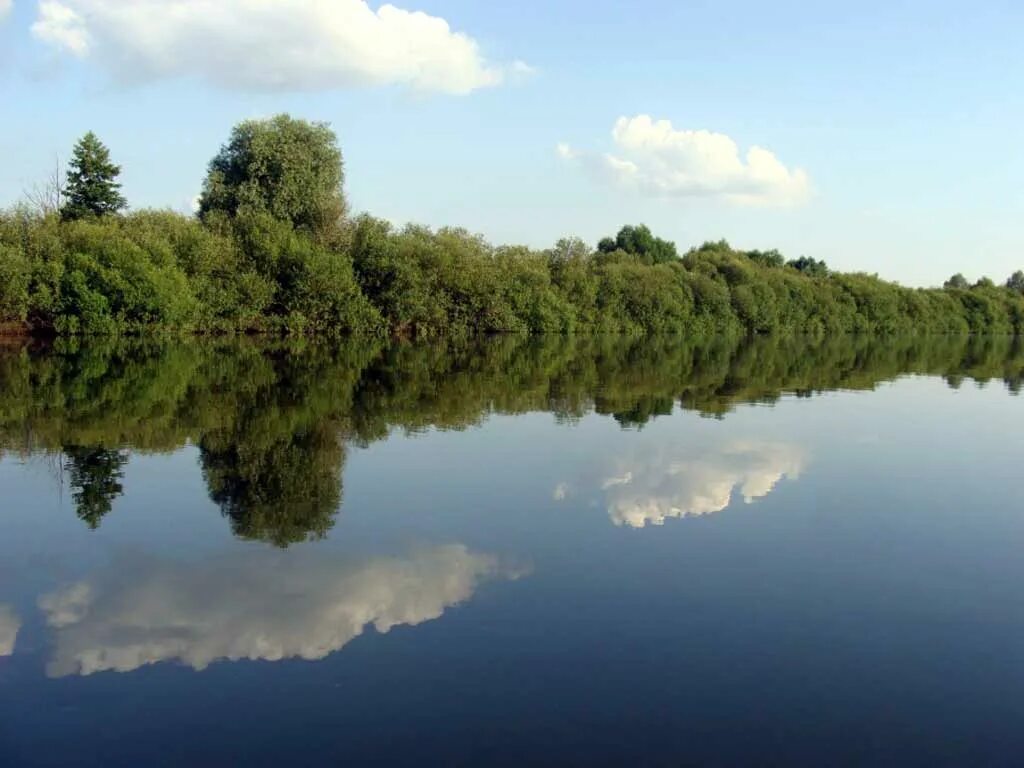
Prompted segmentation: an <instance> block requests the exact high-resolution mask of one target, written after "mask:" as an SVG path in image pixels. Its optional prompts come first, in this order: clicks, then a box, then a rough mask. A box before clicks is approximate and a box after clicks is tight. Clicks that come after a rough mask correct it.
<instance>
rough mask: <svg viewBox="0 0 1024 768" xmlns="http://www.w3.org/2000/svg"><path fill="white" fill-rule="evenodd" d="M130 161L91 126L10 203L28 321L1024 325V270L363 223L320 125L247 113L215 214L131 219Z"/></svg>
mask: <svg viewBox="0 0 1024 768" xmlns="http://www.w3.org/2000/svg"><path fill="white" fill-rule="evenodd" d="M119 172H120V168H119V167H118V166H116V165H115V164H114V163H113V162H112V161H111V159H110V154H109V152H108V150H107V149H106V147H104V146H103V144H102V143H101V142H100V141H99V139H97V138H96V136H94V135H93V134H91V133H90V134H87V135H86V136H85V137H83V139H82V140H81V141H79V143H78V144H77V145H76V147H75V149H74V153H73V156H72V160H71V163H70V166H69V169H68V172H67V175H66V181H64V182H62V181H61V179H60V178H59V173H58V174H56V175H55V178H54V179H52V180H51V181H50V183H49V184H45V185H43V186H41V187H39V188H37V189H36V190H34V192H33V193H32V194H31V195H30V199H29V200H28V201H27V202H25V203H22V204H20V205H18V206H15V207H14V208H12V209H10V210H8V211H6V212H4V213H2V214H0V325H2V327H4V328H6V329H8V331H9V332H32V333H50V334H58V335H74V334H94V335H101V334H102V335H111V334H121V333H133V334H137V333H143V332H147V333H148V332H154V331H159V332H172V333H179V332H199V333H215V332H273V333H279V332H286V333H293V334H297V333H318V334H323V333H331V334H361V335H378V336H382V335H386V334H398V335H410V336H439V335H443V334H451V335H467V334H484V333H503V332H514V333H537V334H539V333H560V334H564V333H574V332H579V333H598V332H601V333H603V332H609V333H623V332H625V333H678V334H685V335H703V334H708V333H772V332H790V333H804V334H812V335H819V334H823V333H849V332H875V333H888V334H898V333H966V332H974V333H998V334H1008V333H1021V332H1024V273H1022V272H1017V273H1015V274H1014V275H1013V276H1011V277H1010V279H1009V280H1007V281H1006V282H1005V284H1003V285H996V284H995V283H993V282H992V281H991V280H988V279H982V280H979V281H978V282H976V283H974V284H970V283H968V281H967V280H966V279H964V278H963V277H962V276H961V275H954V276H953V277H952V278H950V280H949V281H947V283H946V285H945V287H944V288H942V289H914V288H906V287H902V286H899V285H897V284H894V283H890V282H886V281H884V280H881V279H879V278H878V277H877V276H873V275H866V274H860V273H856V274H844V273H838V272H833V271H831V270H829V268H828V267H827V265H826V264H825V263H824V262H822V261H819V260H816V259H813V258H808V257H800V258H797V259H792V260H788V261H787V260H786V259H785V258H784V257H783V256H782V255H781V254H779V253H778V252H777V251H741V250H736V249H734V248H731V247H730V246H729V244H728V243H727V242H725V241H724V240H723V241H720V242H713V243H705V244H704V245H702V246H700V247H698V248H694V249H691V250H690V251H687V252H686V253H684V254H681V255H680V254H679V253H678V252H677V250H676V246H675V245H674V244H673V243H671V242H668V241H666V240H663V239H661V238H658V237H656V236H654V235H653V234H652V233H651V232H650V230H648V229H647V228H646V227H644V226H635V227H634V226H627V227H623V228H622V229H621V230H620V231H619V232H618V234H617V235H616V236H615V237H608V238H605V239H603V240H602V241H601V242H600V243H599V244H598V245H597V247H596V248H592V247H591V246H588V245H587V244H586V243H584V242H582V241H581V240H578V239H564V240H560V241H559V242H558V243H556V244H555V246H554V247H552V248H550V249H547V250H534V249H530V248H527V247H523V246H492V245H490V244H488V243H487V242H485V241H484V240H483V239H482V238H480V237H478V236H474V235H472V234H470V233H468V232H466V231H464V230H461V229H452V228H444V229H440V230H437V231H432V230H430V229H427V228H425V227H420V226H407V227H405V228H403V229H396V228H394V227H392V226H391V225H390V224H388V223H386V222H384V221H381V220H378V219H374V218H372V217H370V216H365V215H364V216H358V217H350V216H348V215H347V213H346V202H345V198H344V196H343V192H342V184H343V178H344V175H343V170H342V159H341V152H340V150H339V149H338V146H337V142H336V139H335V136H334V134H333V133H332V132H331V131H330V129H329V128H328V127H327V126H325V125H323V124H318V123H307V122H304V121H300V120H294V119H292V118H290V117H288V116H286V115H281V116H278V117H275V118H272V119H269V120H262V121H248V122H244V123H242V124H240V125H239V126H237V127H236V128H235V129H234V131H233V133H232V135H231V137H230V140H229V141H228V143H227V144H226V145H225V146H224V147H222V148H221V150H220V152H219V153H218V154H217V156H216V157H214V159H213V160H212V161H211V163H210V167H209V172H208V174H207V177H206V179H205V182H204V185H203V192H202V195H201V197H200V200H199V210H198V213H197V215H196V216H186V215H182V214H177V213H173V212H170V211H139V212H133V213H125V212H124V211H125V209H126V205H127V203H126V201H125V199H124V198H123V197H122V196H121V193H120V188H119V185H118V183H117V177H118V174H119Z"/></svg>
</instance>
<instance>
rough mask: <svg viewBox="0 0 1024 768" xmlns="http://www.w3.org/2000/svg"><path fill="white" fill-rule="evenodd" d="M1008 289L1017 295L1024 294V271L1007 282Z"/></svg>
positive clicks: (1017, 273)
mask: <svg viewBox="0 0 1024 768" xmlns="http://www.w3.org/2000/svg"><path fill="white" fill-rule="evenodd" d="M1006 287H1007V288H1009V289H1010V290H1011V291H1016V292H1017V293H1024V271H1021V270H1019V269H1018V270H1017V271H1016V272H1014V273H1013V274H1012V275H1010V277H1009V279H1007V281H1006Z"/></svg>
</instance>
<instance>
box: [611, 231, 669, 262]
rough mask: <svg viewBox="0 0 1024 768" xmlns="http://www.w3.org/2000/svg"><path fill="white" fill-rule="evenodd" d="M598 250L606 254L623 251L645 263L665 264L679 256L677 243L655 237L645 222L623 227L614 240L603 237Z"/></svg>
mask: <svg viewBox="0 0 1024 768" xmlns="http://www.w3.org/2000/svg"><path fill="white" fill-rule="evenodd" d="M597 250H598V251H599V252H601V253H604V254H611V253H614V252H615V251H622V252H624V253H628V254H629V255H630V256H636V257H637V259H638V260H639V261H641V262H642V263H644V264H663V263H665V262H668V261H675V260H676V259H678V258H679V254H678V253H677V252H676V244H675V243H673V242H671V241H669V240H662V239H661V238H660V237H655V236H654V234H653V233H652V232H651V230H650V229H649V228H648V227H647V225H645V224H640V225H639V226H636V227H634V226H630V225H627V226H625V227H623V228H622V229H620V230H619V232H618V234H617V235H616V236H615V239H614V240H612V238H610V237H605V238H603V239H602V240H601V241H600V242H599V243H598V244H597Z"/></svg>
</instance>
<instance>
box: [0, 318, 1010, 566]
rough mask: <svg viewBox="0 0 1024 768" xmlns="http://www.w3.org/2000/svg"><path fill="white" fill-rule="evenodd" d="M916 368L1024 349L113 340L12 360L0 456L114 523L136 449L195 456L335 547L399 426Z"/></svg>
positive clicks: (286, 537) (721, 411) (283, 527)
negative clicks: (341, 514)
mask: <svg viewBox="0 0 1024 768" xmlns="http://www.w3.org/2000/svg"><path fill="white" fill-rule="evenodd" d="M906 373H918V374H933V375H941V376H944V377H945V378H946V381H947V382H948V384H949V386H951V387H959V386H961V384H962V383H963V382H964V380H965V379H972V380H974V381H976V382H979V383H983V382H987V381H990V380H994V381H998V382H1001V383H1002V385H1003V386H1006V387H1007V388H1008V389H1009V390H1010V391H1011V392H1012V393H1015V394H1016V393H1019V392H1020V391H1021V387H1022V384H1024V345H1022V342H1021V340H1020V339H1019V338H1011V337H1005V336H1003V337H998V336H941V337H939V336H928V337H926V336H918V337H913V338H911V337H885V338H881V337H877V336H871V335H841V336H829V337H823V338H818V339H813V340H808V339H801V338H797V337H795V336H785V335H773V336H757V337H743V338H737V337H728V336H722V335H718V336H715V337H712V338H709V339H706V340H696V341H695V340H689V339H683V338H679V337H673V336H661V337H656V338H645V339H641V338H635V337H630V336H622V335H619V336H596V335H593V336H591V335H587V336H575V337H561V336H544V337H529V336H525V335H516V336H501V337H496V338H479V337H477V338H467V339H462V340H459V341H456V340H452V339H448V340H446V341H445V342H444V343H431V344H421V343H406V342H402V343H397V344H387V343H385V342H383V341H381V340H357V339H349V340H345V341H343V342H342V343H340V344H319V343H313V342H308V341H304V340H298V341H296V340H292V341H274V342H272V343H264V342H259V341H256V340H251V339H239V340H234V339H232V340H226V339H218V340H200V341H199V342H192V343H187V344H186V343H171V344H160V343H156V342H154V341H151V340H130V341H125V340H114V339H100V340H95V341H91V342H89V343H87V344H80V343H79V341H78V340H77V339H70V340H67V341H65V340H59V341H58V342H56V344H55V345H54V346H53V347H46V348H44V347H40V346H36V345H23V346H16V347H10V348H8V349H6V350H0V456H2V455H3V453H4V452H5V451H7V452H11V453H14V454H16V455H18V456H21V457H23V458H25V459H31V458H32V457H44V459H45V460H49V461H52V462H53V464H54V466H55V468H56V469H57V471H58V472H66V474H67V477H68V484H69V486H70V492H71V497H72V499H73V500H74V503H75V506H76V509H77V512H78V515H79V516H80V517H81V518H82V520H83V521H84V522H85V523H86V524H88V525H89V526H91V527H96V526H98V525H100V523H101V521H102V519H103V517H104V516H105V515H107V514H108V513H109V512H110V511H111V510H112V509H113V507H114V504H115V503H116V501H117V499H118V497H119V496H120V495H121V493H122V492H123V491H124V488H123V479H124V468H125V465H126V464H127V462H128V461H129V460H130V457H131V454H132V453H153V452H169V451H174V450H178V449H180V448H182V447H184V446H186V445H193V446H196V447H197V449H198V451H199V462H200V467H201V470H202V473H203V478H204V480H205V482H206V486H207V489H208V492H209V495H210V498H211V499H212V500H213V501H214V503H215V504H217V506H218V507H219V508H220V510H221V511H222V513H223V514H224V515H225V517H227V518H228V520H229V521H230V522H231V525H232V528H233V530H234V531H235V533H236V534H237V535H239V536H242V537H246V538H253V539H260V540H266V541H270V542H273V543H275V544H277V545H279V546H285V545H288V544H290V543H294V542H299V541H303V540H306V539H308V538H316V537H318V536H322V535H323V534H325V533H326V532H327V530H329V529H330V527H331V525H333V522H334V520H335V516H336V515H337V513H338V510H339V508H340V505H341V498H342V470H343V467H344V463H345V456H346V446H347V445H349V444H352V443H354V444H357V445H365V444H368V443H370V442H372V441H375V440H378V439H381V438H383V437H386V436H387V435H388V434H389V433H390V432H391V431H392V430H396V429H401V430H406V431H410V432H415V431H418V430H422V429H427V428H431V427H436V428H441V429H462V428H465V427H468V426H471V425H474V424H478V423H479V422H481V421H482V420H484V419H485V418H487V417H488V416H489V415H491V414H493V413H524V412H529V411H543V412H549V413H551V414H553V416H554V418H556V419H559V420H564V421H573V420H576V419H579V418H582V417H583V416H585V415H586V414H588V413H598V414H604V415H607V416H609V417H612V418H614V419H615V420H616V421H618V422H619V423H620V424H621V425H622V426H623V427H624V428H640V427H642V426H643V425H645V424H647V423H648V422H649V421H650V420H651V419H655V418H657V417H658V416H661V415H666V414H669V413H671V412H672V411H673V410H674V409H676V408H682V409H685V410H691V411H696V412H698V413H700V414H702V415H705V416H710V417H723V416H724V415H725V414H727V413H728V412H729V411H730V410H732V409H733V408H735V407H736V405H737V404H739V403H747V402H762V403H764V402H773V401H775V400H777V399H779V398H780V397H782V396H784V395H786V394H789V395H790V396H797V397H810V396H812V395H813V394H814V393H816V392H820V391H824V390H832V389H839V388H841V389H871V388H873V387H875V386H876V385H877V384H878V383H879V382H881V381H885V380H889V379H892V378H894V377H896V376H899V375H901V374H906Z"/></svg>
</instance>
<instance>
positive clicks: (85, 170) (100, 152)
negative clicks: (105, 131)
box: [61, 131, 128, 220]
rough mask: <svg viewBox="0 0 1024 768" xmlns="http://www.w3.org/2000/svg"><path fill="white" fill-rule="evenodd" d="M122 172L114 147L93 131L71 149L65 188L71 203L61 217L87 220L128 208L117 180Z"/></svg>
mask: <svg viewBox="0 0 1024 768" xmlns="http://www.w3.org/2000/svg"><path fill="white" fill-rule="evenodd" d="M120 173H121V166H119V165H114V163H112V162H111V160H110V150H109V149H107V147H106V146H105V145H104V144H103V142H102V141H100V140H99V138H97V136H96V134H95V133H93V132H92V131H89V132H88V133H87V134H85V136H83V137H82V138H81V139H79V140H78V142H77V143H76V144H75V147H74V149H73V150H72V152H71V162H70V163H69V165H68V177H67V185H66V186H65V188H64V196H65V198H66V200H67V203H65V205H64V207H63V208H62V209H61V216H62V217H63V218H64V219H65V220H74V219H83V218H87V217H90V216H105V215H107V214H111V213H117V212H118V211H120V210H122V209H124V208H125V207H127V205H128V202H127V201H126V200H125V199H124V197H123V196H122V195H121V185H120V184H119V183H118V182H117V177H118V176H119V175H120Z"/></svg>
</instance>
